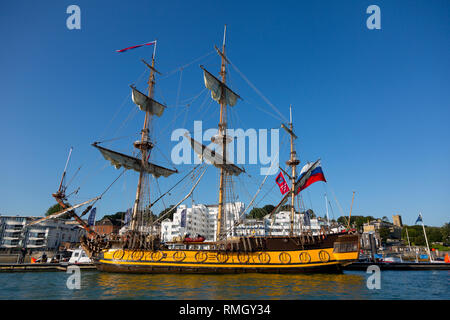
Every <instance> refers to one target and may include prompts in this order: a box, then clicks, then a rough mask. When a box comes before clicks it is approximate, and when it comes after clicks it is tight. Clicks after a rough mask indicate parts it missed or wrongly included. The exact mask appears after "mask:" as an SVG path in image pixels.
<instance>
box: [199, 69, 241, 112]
mask: <svg viewBox="0 0 450 320" xmlns="http://www.w3.org/2000/svg"><path fill="white" fill-rule="evenodd" d="M200 68H202V69H203V78H204V80H205V87H206V88H208V89H209V90H210V91H211V98H213V99H214V100H215V101H217V102H218V103H220V98H221V96H222V90H223V89H225V102H226V103H227V105H229V106H230V107H232V106H234V105H235V104H236V102H237V99H242V98H241V97H240V96H239V95H237V94H236V93H234V92H233V91H232V90H231V89H230V88H228V87H227V86H226V85H225V84H224V83H223V82H222V81H220V80H219V79H217V78H216V77H214V76H213V75H212V74H211V73H210V72H208V71H207V70H206V69H205V68H204V67H203V66H200Z"/></svg>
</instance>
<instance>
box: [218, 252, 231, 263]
mask: <svg viewBox="0 0 450 320" xmlns="http://www.w3.org/2000/svg"><path fill="white" fill-rule="evenodd" d="M216 259H217V261H218V262H220V263H225V262H227V260H228V253H226V252H218V253H217V255H216Z"/></svg>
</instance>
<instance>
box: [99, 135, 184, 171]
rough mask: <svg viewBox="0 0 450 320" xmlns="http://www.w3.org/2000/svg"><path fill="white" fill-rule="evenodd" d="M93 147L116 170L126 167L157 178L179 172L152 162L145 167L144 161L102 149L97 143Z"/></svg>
mask: <svg viewBox="0 0 450 320" xmlns="http://www.w3.org/2000/svg"><path fill="white" fill-rule="evenodd" d="M92 145H93V146H94V147H96V148H97V149H98V150H99V151H100V153H101V154H102V155H103V157H104V158H105V159H106V160H109V161H110V162H111V164H112V165H113V166H115V167H116V169H119V168H120V167H124V168H125V169H133V170H134V171H137V172H141V171H143V172H147V173H150V174H152V175H153V176H155V177H156V178H159V177H160V176H164V177H168V176H170V175H171V174H173V173H177V172H178V171H177V170H172V169H168V168H164V167H161V166H158V165H156V164H153V163H150V162H147V163H146V164H145V165H142V160H140V159H137V158H134V157H131V156H128V155H125V154H123V153H119V152H116V151H113V150H109V149H106V148H103V147H100V146H98V145H96V144H95V143H94V144H92Z"/></svg>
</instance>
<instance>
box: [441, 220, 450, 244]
mask: <svg viewBox="0 0 450 320" xmlns="http://www.w3.org/2000/svg"><path fill="white" fill-rule="evenodd" d="M441 235H442V242H444V243H449V242H450V223H448V222H447V223H445V224H444V225H443V226H442V227H441Z"/></svg>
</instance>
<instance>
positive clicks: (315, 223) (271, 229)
mask: <svg viewBox="0 0 450 320" xmlns="http://www.w3.org/2000/svg"><path fill="white" fill-rule="evenodd" d="M264 220H265V225H266V234H267V235H272V236H287V235H289V232H290V228H291V212H290V211H280V212H278V213H277V214H276V215H275V219H271V218H269V216H265V217H264ZM325 226H326V222H325V221H323V220H322V219H320V220H319V219H318V218H309V219H308V216H306V215H305V213H298V212H296V213H295V215H294V234H295V235H299V234H300V233H301V232H300V230H302V232H303V233H306V232H311V233H312V234H313V235H318V234H319V233H320V229H321V227H325Z"/></svg>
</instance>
